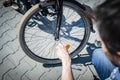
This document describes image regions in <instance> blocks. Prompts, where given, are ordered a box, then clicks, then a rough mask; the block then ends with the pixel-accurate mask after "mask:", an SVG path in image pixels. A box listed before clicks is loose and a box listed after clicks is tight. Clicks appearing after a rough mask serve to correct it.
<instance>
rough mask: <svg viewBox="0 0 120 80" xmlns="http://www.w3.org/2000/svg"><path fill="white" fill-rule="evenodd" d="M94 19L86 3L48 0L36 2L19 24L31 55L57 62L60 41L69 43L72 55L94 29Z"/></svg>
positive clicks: (27, 52)
mask: <svg viewBox="0 0 120 80" xmlns="http://www.w3.org/2000/svg"><path fill="white" fill-rule="evenodd" d="M91 26H92V25H91V19H90V18H88V14H87V13H85V10H84V6H83V5H82V4H80V3H78V2H77V1H72V0H47V1H46V0H45V1H43V2H40V3H38V4H36V5H34V6H33V7H32V8H31V9H30V10H28V11H27V12H26V13H25V15H24V16H23V18H22V20H21V22H20V24H19V27H20V31H19V42H20V45H21V47H22V49H23V51H24V52H25V53H26V54H27V55H28V56H29V57H30V58H32V59H34V60H36V61H38V62H42V63H46V64H55V63H60V62H61V61H60V60H59V59H58V58H57V55H56V53H55V47H56V45H57V43H59V42H60V43H62V44H63V45H64V46H65V45H66V44H70V45H71V47H70V49H69V50H68V52H69V53H70V57H71V58H73V57H75V56H76V55H77V54H79V52H81V51H82V49H83V48H84V47H85V45H86V43H87V42H88V39H89V36H90V30H91V28H92V27H91Z"/></svg>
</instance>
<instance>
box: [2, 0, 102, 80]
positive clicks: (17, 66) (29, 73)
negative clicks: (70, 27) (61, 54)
mask: <svg viewBox="0 0 120 80" xmlns="http://www.w3.org/2000/svg"><path fill="white" fill-rule="evenodd" d="M77 1H78V2H81V3H84V4H87V5H89V6H90V7H92V8H93V9H94V8H95V7H96V6H97V5H99V4H101V3H102V2H103V1H104V0H77ZM2 3H3V0H0V80H60V79H61V70H62V68H61V65H47V64H43V63H39V62H36V61H34V60H32V59H31V58H29V57H28V56H27V55H26V54H25V53H24V52H23V50H22V49H21V47H20V44H19V40H18V32H19V27H18V25H19V22H20V20H21V18H22V16H23V15H22V14H20V13H18V12H17V11H15V10H14V9H12V8H11V7H7V8H6V7H3V5H2ZM94 29H95V24H94ZM96 36H97V31H95V32H91V36H90V38H89V42H88V44H87V45H86V47H85V48H84V50H83V51H82V52H81V53H82V54H83V55H81V56H77V57H75V58H74V59H73V61H72V71H73V75H74V78H75V80H94V79H95V78H94V77H93V75H95V76H96V77H98V78H99V76H98V75H97V73H96V70H95V69H94V66H93V65H92V64H91V54H92V51H93V50H94V48H95V47H94V46H95V44H94V42H95V40H96V39H97V37H96Z"/></svg>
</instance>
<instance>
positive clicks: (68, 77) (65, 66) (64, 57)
mask: <svg viewBox="0 0 120 80" xmlns="http://www.w3.org/2000/svg"><path fill="white" fill-rule="evenodd" d="M56 52H57V55H58V57H59V59H61V61H62V78H61V80H73V74H72V69H71V58H70V56H69V53H68V51H67V49H66V48H65V47H64V46H63V45H62V44H58V46H57V47H56Z"/></svg>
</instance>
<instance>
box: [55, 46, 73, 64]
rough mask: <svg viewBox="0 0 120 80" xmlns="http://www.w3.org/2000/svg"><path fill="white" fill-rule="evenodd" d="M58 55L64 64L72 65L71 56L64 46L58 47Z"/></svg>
mask: <svg viewBox="0 0 120 80" xmlns="http://www.w3.org/2000/svg"><path fill="white" fill-rule="evenodd" d="M56 53H57V55H58V58H59V59H61V61H62V63H71V58H70V56H69V53H68V51H67V49H66V48H65V47H64V46H63V45H62V44H58V45H57V47H56Z"/></svg>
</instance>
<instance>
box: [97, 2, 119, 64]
mask: <svg viewBox="0 0 120 80" xmlns="http://www.w3.org/2000/svg"><path fill="white" fill-rule="evenodd" d="M95 14H96V18H97V21H98V31H99V34H100V37H101V40H102V48H103V50H104V51H105V53H106V55H107V56H108V58H109V59H110V60H111V61H112V62H113V63H114V64H115V65H117V66H120V0H106V1H105V2H104V3H103V4H101V5H99V6H98V7H97V9H96V11H95Z"/></svg>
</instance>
